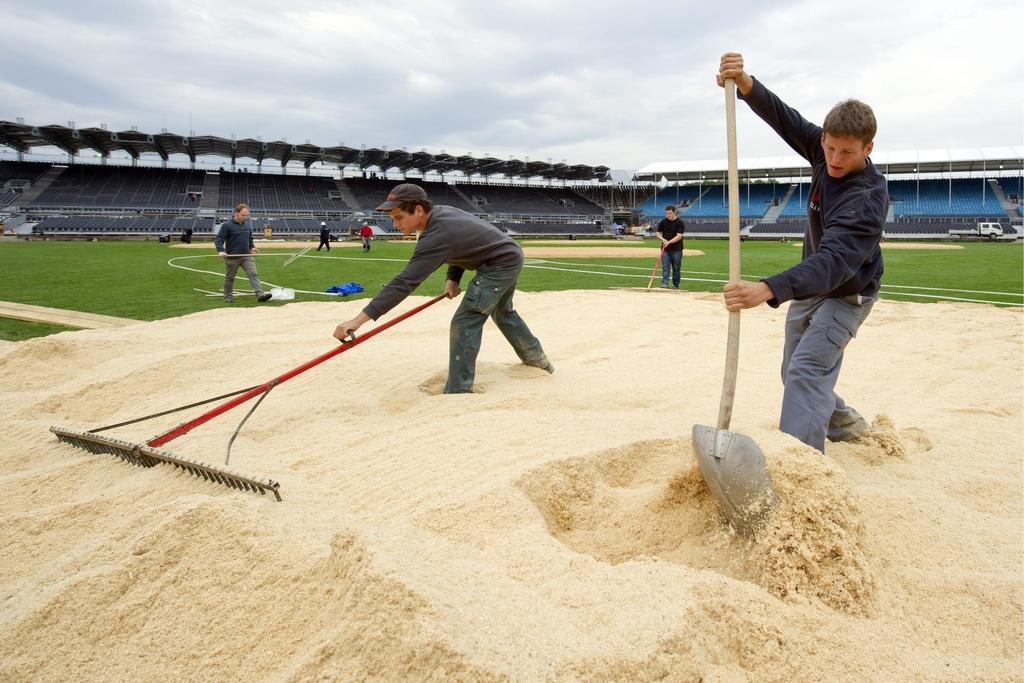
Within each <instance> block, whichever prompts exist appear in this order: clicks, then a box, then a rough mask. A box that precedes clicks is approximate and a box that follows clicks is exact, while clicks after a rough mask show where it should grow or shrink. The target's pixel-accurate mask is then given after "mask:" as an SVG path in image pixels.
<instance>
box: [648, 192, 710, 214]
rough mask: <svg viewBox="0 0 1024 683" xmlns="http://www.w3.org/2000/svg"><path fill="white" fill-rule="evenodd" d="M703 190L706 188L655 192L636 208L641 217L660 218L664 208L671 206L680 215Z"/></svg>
mask: <svg viewBox="0 0 1024 683" xmlns="http://www.w3.org/2000/svg"><path fill="white" fill-rule="evenodd" d="M703 189H706V188H703V187H700V186H698V185H686V186H680V187H667V188H665V189H664V190H657V191H655V192H654V193H653V194H652V195H651V196H650V197H648V198H647V199H645V200H644V201H643V202H641V204H640V206H639V207H637V208H638V209H639V210H640V214H641V215H643V216H651V217H653V216H658V217H661V216H664V214H665V207H666V206H668V205H669V204H671V205H673V206H675V207H677V209H678V211H679V212H680V213H682V212H683V209H684V208H685V207H687V206H689V205H691V204H693V203H694V202H695V201H697V197H699V196H700V193H701V191H702V190H703Z"/></svg>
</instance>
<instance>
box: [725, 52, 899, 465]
mask: <svg viewBox="0 0 1024 683" xmlns="http://www.w3.org/2000/svg"><path fill="white" fill-rule="evenodd" d="M727 78H732V79H735V81H736V89H737V90H738V92H739V95H740V97H741V99H743V100H744V101H745V102H746V103H747V104H748V105H749V106H750V108H751V109H752V110H753V112H754V113H755V114H757V115H758V116H759V117H761V119H763V120H764V121H765V123H767V124H768V125H769V126H771V127H772V128H773V129H774V130H775V132H776V133H778V134H779V137H781V138H782V139H783V140H784V141H785V142H786V143H787V144H789V146H790V147H792V148H793V149H794V150H795V151H796V152H797V153H798V154H800V155H801V156H802V157H804V158H805V159H807V161H809V162H810V163H811V187H810V191H809V192H808V193H807V195H808V203H807V221H808V222H807V228H806V229H805V231H804V246H803V259H802V260H801V262H800V263H798V264H797V265H795V266H793V267H792V268H789V269H788V270H784V271H782V272H781V273H777V274H775V275H772V276H770V277H767V278H764V279H763V280H761V281H760V282H743V281H740V282H737V283H731V284H728V285H726V286H725V305H726V308H728V309H729V310H730V311H739V310H742V309H745V308H754V307H756V306H759V305H760V304H762V303H767V304H768V305H769V306H772V307H778V306H779V305H780V304H782V303H783V302H786V301H789V302H790V305H789V311H788V313H787V316H786V340H785V346H784V348H783V353H782V381H783V384H784V385H785V390H784V392H783V399H782V417H781V418H780V420H779V428H780V429H781V430H782V431H784V432H786V433H787V434H791V435H793V436H795V437H796V438H797V439H799V440H800V441H803V442H804V443H806V444H808V445H810V446H813V447H814V448H817V449H818V450H820V451H824V450H825V439H826V437H827V438H828V439H829V440H831V441H848V440H851V439H855V438H856V437H858V436H860V435H861V434H863V433H864V432H865V431H866V430H867V428H868V425H867V422H865V420H864V418H863V417H861V416H860V414H858V413H857V411H856V410H854V409H853V408H851V407H850V406H848V405H846V403H845V402H844V401H843V399H842V398H840V397H839V396H838V395H837V394H836V393H835V385H836V380H837V379H838V378H839V370H840V367H841V366H842V362H843V352H844V350H845V349H846V345H847V344H849V342H850V340H851V339H852V338H853V337H854V336H855V335H856V334H857V330H858V328H859V327H860V326H861V324H862V323H863V322H864V320H865V319H866V318H867V316H868V313H869V312H870V311H871V306H872V305H873V303H874V302H875V301H876V300H877V298H878V291H879V287H880V284H881V279H882V252H881V249H880V248H879V242H880V241H881V238H882V229H883V227H884V226H885V216H886V213H887V212H888V209H889V195H888V191H887V190H886V183H885V178H884V176H882V174H881V173H880V172H879V171H878V169H877V168H876V167H875V165H874V164H873V163H872V162H871V159H870V158H869V156H868V155H869V154H871V150H872V147H873V144H874V137H875V131H876V127H877V124H876V122H875V116H874V113H873V112H872V111H871V108H870V107H869V106H867V105H866V104H864V103H863V102H860V101H857V100H846V101H845V102H840V103H839V104H837V105H836V106H835V107H833V108H832V110H831V111H830V112H829V113H828V115H827V116H826V117H825V122H824V126H822V127H819V126H816V125H815V124H813V123H811V122H809V121H807V120H806V119H804V118H803V117H802V116H801V115H800V113H799V112H797V111H796V110H795V109H793V108H791V107H789V106H788V105H786V104H785V103H784V102H783V101H782V100H780V99H779V98H778V97H777V96H776V95H775V94H774V93H772V92H771V91H770V90H768V89H767V88H766V87H764V85H762V84H761V83H760V82H759V81H757V80H756V79H754V78H753V77H752V76H750V75H749V74H748V73H747V72H746V71H745V70H744V65H743V56H742V55H740V54H737V53H734V52H729V53H726V54H724V55H723V56H722V59H721V62H720V65H719V71H718V74H717V80H718V84H719V85H720V86H722V85H724V83H725V79H727Z"/></svg>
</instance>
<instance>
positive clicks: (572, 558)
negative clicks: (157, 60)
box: [0, 292, 1024, 681]
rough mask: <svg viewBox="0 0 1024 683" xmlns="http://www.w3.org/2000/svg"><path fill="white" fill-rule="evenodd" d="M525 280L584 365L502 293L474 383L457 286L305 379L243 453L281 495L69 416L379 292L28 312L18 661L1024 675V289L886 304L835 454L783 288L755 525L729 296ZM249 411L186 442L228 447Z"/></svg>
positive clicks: (222, 384) (15, 373) (4, 457)
mask: <svg viewBox="0 0 1024 683" xmlns="http://www.w3.org/2000/svg"><path fill="white" fill-rule="evenodd" d="M516 299H517V302H518V308H519V310H520V312H521V313H522V314H523V316H524V317H525V318H526V320H527V321H528V322H529V324H530V326H531V327H532V328H533V330H534V331H535V332H536V333H537V334H538V336H539V337H540V338H541V340H542V341H543V342H544V344H545V347H546V349H547V351H548V354H549V356H550V357H551V359H552V360H553V362H554V364H555V366H556V372H555V374H554V375H547V374H545V373H543V372H541V371H539V370H535V369H532V368H527V367H524V366H522V365H520V364H519V363H518V360H517V359H516V357H515V355H514V354H513V352H512V351H511V349H510V348H509V347H508V345H507V344H506V342H505V341H504V339H503V338H502V336H501V334H500V333H498V331H497V330H496V329H494V328H493V326H491V325H490V324H489V325H488V327H487V328H486V330H485V335H484V345H483V349H482V351H481V355H480V359H479V363H478V389H479V393H477V394H475V395H461V396H444V395H441V394H440V393H439V392H440V390H441V387H442V384H443V380H444V375H445V370H446V367H445V365H446V359H447V339H448V320H449V317H450V314H451V312H452V311H453V310H454V309H453V306H454V304H453V303H451V302H441V303H439V304H437V305H436V306H434V307H432V308H429V309H427V310H426V311H424V312H423V313H421V314H419V315H417V316H414V317H412V318H410V319H408V320H407V321H405V322H403V323H401V324H400V325H397V326H395V327H394V328H393V329H390V330H388V331H387V332H385V333H383V334H381V335H380V336H378V337H375V338H374V339H372V340H369V341H367V342H366V343H365V344H363V345H360V346H357V347H354V348H352V349H351V351H349V352H346V353H344V354H342V355H340V356H338V357H336V358H334V359H332V360H331V361H329V362H328V363H326V364H325V365H322V366H319V367H317V368H314V369H313V370H311V371H309V372H308V373H306V374H303V375H300V376H298V377H297V378H295V379H294V380H292V381H290V382H288V383H286V384H283V385H281V386H279V387H277V388H276V389H275V390H274V391H273V393H272V394H270V396H269V397H268V398H267V400H266V401H264V402H263V404H262V405H261V406H260V407H259V409H258V410H257V412H256V414H255V415H254V417H253V418H252V419H251V420H250V421H249V423H248V424H247V425H246V427H245V428H244V430H243V431H242V434H241V436H240V437H239V439H238V440H237V441H236V443H235V446H234V450H233V452H232V467H233V468H235V469H237V470H238V471H241V472H245V473H250V474H254V475H259V476H267V477H271V478H274V479H276V480H278V481H280V482H281V492H282V495H283V497H284V502H281V503H276V502H274V501H273V500H272V499H271V498H269V497H261V496H259V495H256V494H252V493H244V492H238V491H234V490H231V489H228V488H225V487H222V486H219V485H217V484H215V483H212V482H207V481H204V480H200V479H197V478H195V477H191V476H189V475H187V474H184V473H182V472H180V471H178V470H175V469H173V468H171V467H169V466H166V465H159V466H157V467H154V468H151V469H143V468H139V467H136V466H133V465H129V464H126V463H124V462H122V461H121V460H119V459H117V458H114V457H112V456H110V455H94V454H91V453H88V452H85V451H83V450H80V449H76V448H74V447H71V446H69V445H65V444H61V443H58V442H57V441H56V440H55V439H54V438H53V437H52V436H51V435H50V434H49V432H48V431H47V430H48V427H49V426H50V425H52V424H58V425H64V426H71V427H79V428H89V427H95V426H98V425H102V424H108V423H111V422H116V421H119V420H124V419H128V418H130V417H134V416H139V415H143V414H146V413H150V412H156V411H158V410H161V409H164V408H168V407H172V406H175V405H180V404H184V403H188V402H191V401H195V400H198V399H200V398H203V397H207V396H214V395H217V394H221V393H224V392H227V391H229V390H231V389H233V388H241V387H246V386H250V385H252V384H256V383H258V382H261V381H265V380H267V379H269V378H270V377H272V376H274V375H277V374H279V373H281V372H284V371H286V370H288V369H290V368H292V367H294V366H296V365H299V364H300V363H302V362H305V361H306V360H308V359H310V358H313V357H314V356H316V355H318V354H320V353H322V352H324V351H325V350H328V349H330V348H333V342H332V340H331V339H330V337H329V334H330V332H331V330H332V329H333V327H334V324H335V323H336V322H337V321H339V320H342V319H345V318H348V317H350V316H351V315H352V314H354V313H355V312H357V311H358V309H359V308H360V307H361V306H362V303H363V302H359V301H353V302H344V301H341V302H331V303H296V304H289V305H285V306H276V307H266V308H258V309H257V308H246V309H231V310H226V309H225V310H215V311H206V312H203V313H197V314H194V315H190V316H186V317H182V318H176V319H170V320H164V321H158V322H151V323H141V324H137V325H132V326H129V327H126V328H123V329H119V330H86V331H77V332H65V333H61V334H58V335H54V336H51V337H46V338H41V339H33V340H29V341H25V342H18V343H9V344H4V345H0V393H2V395H3V396H4V407H5V416H4V421H3V429H4V438H3V440H2V441H0V481H2V483H3V490H4V495H3V506H2V507H0V543H2V547H3V548H4V549H5V552H3V553H0V652H2V653H3V654H2V655H0V680H4V681H68V680H76V681H82V680H85V681H93V680H95V681H99V680H175V681H209V680H217V681H242V680H246V681H249V680H266V679H273V680H289V681H307V680H396V679H412V680H439V681H440V680H444V681H449V680H472V681H480V680H517V681H541V680H677V681H691V680H692V681H696V680H705V681H736V680H765V681H793V680H801V681H832V680H857V681H861V680H899V681H915V680H921V681H923V680H957V681H959V680H986V681H1010V680H1019V679H1020V675H1021V670H1022V669H1021V667H1022V644H1024V633H1022V623H1024V607H1022V603H1024V586H1022V576H1021V567H1022V555H1024V538H1022V534H1024V501H1022V486H1024V482H1022V458H1024V456H1022V451H1024V432H1022V401H1024V398H1022V396H1024V386H1022V382H1024V380H1022V377H1024V359H1022V345H1024V333H1022V315H1021V311H1019V310H1005V309H998V308H994V307H989V306H977V305H966V304H933V305H924V304H907V303H894V302H888V301H884V302H881V303H879V304H878V305H877V307H876V309H875V311H874V312H873V313H872V315H871V317H870V318H869V319H868V321H867V323H866V324H865V326H864V327H863V328H862V329H861V332H860V334H859V337H858V338H857V339H856V340H855V341H854V342H853V343H852V344H851V346H850V348H849V349H848V352H847V356H846V365H845V367H844V369H843V375H842V378H841V382H840V391H841V393H842V394H843V395H844V397H845V398H846V399H847V400H848V401H850V402H851V403H852V404H853V405H856V406H857V407H858V408H859V409H860V410H861V411H862V412H863V413H865V414H866V415H867V416H868V417H869V418H870V419H872V420H873V421H874V429H873V432H872V434H871V437H870V438H868V439H865V440H864V441H862V442H859V443H845V444H829V446H828V447H827V451H828V452H827V454H826V455H825V456H824V457H822V456H821V455H819V454H817V453H816V452H814V451H811V450H809V449H808V448H806V447H804V446H802V445H801V444H799V443H797V442H795V441H793V440H792V439H790V438H789V437H786V436H784V435H782V434H780V433H778V432H777V431H776V430H775V424H776V419H777V415H778V411H779V403H780V398H781V387H780V383H779V380H778V370H777V365H778V360H779V350H780V347H781V335H782V322H783V317H784V312H783V311H774V310H771V309H768V308H761V309H758V310H756V311H751V312H747V313H744V316H743V330H742V338H743V340H742V349H741V355H740V377H739V385H738V388H737V398H736V408H735V411H734V413H733V421H732V427H733V429H734V430H736V431H740V432H742V433H744V434H746V435H748V436H750V437H751V438H753V439H754V440H755V441H756V442H757V443H758V444H759V445H760V447H761V449H762V450H763V451H764V452H765V454H766V456H767V458H768V464H769V470H770V472H771V474H772V476H773V479H774V482H775V489H776V492H777V494H778V496H779V501H780V503H779V507H778V509H777V511H776V512H775V513H774V515H773V516H772V517H771V518H770V519H769V520H768V523H767V525H766V527H765V528H764V529H763V530H762V531H761V532H760V534H759V535H758V536H757V537H756V538H754V539H753V540H750V541H747V540H743V539H740V538H738V537H736V536H735V535H733V534H731V533H730V532H729V531H728V529H727V527H725V526H724V525H723V522H722V520H721V518H720V516H719V513H718V512H717V509H716V506H715V503H714V501H713V499H712V498H711V497H710V495H709V494H708V492H707V490H706V488H705V486H704V484H703V482H702V480H701V479H700V477H699V474H698V473H697V470H696V469H695V465H694V453H693V448H692V445H691V442H690V437H689V434H690V429H691V427H692V426H693V425H694V424H713V423H714V420H715V417H716V413H717V408H718V402H719V392H720V391H721V381H722V362H723V350H722V349H723V346H724V342H725V335H726V318H727V316H726V314H725V312H724V310H723V308H722V306H721V303H720V299H719V297H717V296H715V295H700V294H681V295H679V296H669V297H659V296H644V295H638V294H633V293H629V292H559V293H540V294H528V293H520V294H517V297H516ZM425 300H426V299H425V298H424V297H414V299H412V300H410V301H408V302H406V304H404V305H403V307H402V309H400V310H406V308H407V307H411V306H412V305H413V304H414V303H419V302H423V301H425ZM396 312H397V311H396ZM623 321H628V324H626V325H624V324H623ZM242 415H243V412H242V411H240V410H237V409H236V410H235V411H233V412H232V413H229V414H228V415H226V416H222V417H221V418H218V419H217V420H214V421H212V422H210V423H208V424H207V425H204V426H202V427H200V428H199V429H197V430H196V431H195V432H193V433H192V434H189V435H188V436H185V437H182V438H181V439H179V440H177V441H174V442H172V443H171V444H170V445H169V448H171V449H172V450H173V451H175V452H176V453H179V454H181V455H187V456H188V457H191V458H193V459H197V460H204V461H207V462H219V461H220V459H221V458H222V453H223V449H224V447H225V445H226V442H227V439H228V437H229V436H230V434H231V431H232V430H233V429H234V427H235V426H236V424H237V421H238V420H240V419H241V417H242ZM179 421H180V419H179V417H178V416H173V415H172V416H168V417H165V418H161V419H159V420H157V421H156V423H153V424H150V423H143V424H140V425H132V426H129V427H124V428H121V429H118V430H115V432H114V433H115V434H118V435H120V436H121V437H122V438H127V439H133V440H142V439H145V438H150V437H152V436H153V435H155V434H157V433H160V432H161V431H164V430H165V429H168V428H170V427H171V426H173V425H175V424H177V423H178V422H179Z"/></svg>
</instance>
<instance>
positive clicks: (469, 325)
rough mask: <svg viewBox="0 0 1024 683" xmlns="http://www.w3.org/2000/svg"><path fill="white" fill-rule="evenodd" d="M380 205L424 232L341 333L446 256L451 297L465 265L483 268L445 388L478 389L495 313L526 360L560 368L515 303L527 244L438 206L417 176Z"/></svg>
mask: <svg viewBox="0 0 1024 683" xmlns="http://www.w3.org/2000/svg"><path fill="white" fill-rule="evenodd" d="M377 210H378V211H387V212H388V213H390V215H391V220H392V221H393V222H394V224H395V227H396V228H398V229H399V230H401V231H402V234H404V235H406V236H409V235H412V234H414V233H416V232H420V238H419V240H418V241H417V242H416V249H415V250H414V251H413V254H412V258H411V259H409V263H408V264H407V265H406V266H405V269H404V270H402V272H401V273H399V274H398V275H397V276H395V277H394V279H392V280H391V282H389V283H388V284H386V285H385V286H384V288H383V289H381V290H380V293H379V294H377V296H375V297H374V298H373V300H372V301H370V303H369V304H367V305H366V307H365V308H364V309H363V310H362V312H360V313H359V315H357V316H356V317H355V318H353V319H351V320H348V321H345V322H343V323H341V324H340V325H338V326H337V328H335V330H334V336H335V337H336V338H338V339H341V340H344V339H345V338H346V337H347V336H348V334H349V332H352V331H355V330H357V329H359V327H360V326H361V325H363V324H364V323H366V322H369V321H370V320H376V319H377V318H379V317H380V316H382V315H384V314H385V313H387V312H388V311H390V310H391V309H392V308H394V307H395V306H397V305H398V304H399V303H401V302H402V300H403V299H405V297H407V296H409V295H410V294H411V293H412V292H413V290H415V289H416V288H417V287H419V285H420V283H422V282H423V281H424V280H426V279H427V278H428V277H429V276H430V275H431V273H433V272H434V271H435V270H437V269H438V268H440V267H441V266H442V265H444V264H448V274H447V278H446V280H445V283H444V289H445V294H447V295H448V297H449V298H455V297H457V296H458V295H459V293H460V292H461V290H460V289H459V283H460V281H461V280H462V274H463V273H464V272H465V271H466V270H475V271H477V274H476V276H474V277H473V279H472V281H471V282H470V284H469V287H467V288H466V294H465V296H463V297H462V303H461V304H459V308H458V310H457V311H456V312H455V315H454V317H452V325H451V334H450V346H449V358H448V381H447V383H446V384H445V387H444V393H446V394H467V393H472V391H473V380H474V378H475V375H476V357H477V354H478V353H479V352H480V340H481V336H482V332H483V326H484V323H485V322H487V318H488V317H490V318H492V319H493V320H494V323H495V324H496V325H497V326H498V329H499V330H501V333H502V334H504V335H505V339H507V340H508V342H509V344H511V345H512V348H513V349H514V350H515V352H516V354H517V355H518V356H519V359H520V360H522V361H523V363H524V364H526V365H531V366H533V367H537V368H540V369H542V370H545V371H547V372H549V373H552V372H554V371H555V369H554V367H553V366H552V365H551V363H550V361H548V358H547V356H546V355H545V354H544V349H543V348H542V347H541V344H540V342H539V341H538V340H537V338H536V337H535V336H533V333H532V332H530V328H529V327H527V326H526V323H525V322H524V321H523V319H522V318H520V317H519V314H518V313H516V311H515V309H513V308H512V295H513V294H515V290H516V282H517V281H518V280H519V273H520V272H521V271H522V269H523V250H522V248H520V246H519V245H518V244H517V243H516V242H515V240H513V239H512V238H511V237H509V236H508V235H507V234H505V233H503V232H502V231H501V230H499V229H498V228H496V227H494V226H493V225H491V224H490V223H488V222H486V221H483V220H481V219H479V218H477V217H475V216H473V215H472V214H469V213H466V212H465V211H462V210H461V209H456V208H455V207H451V206H434V205H433V203H432V202H431V201H430V199H428V198H427V193H426V191H424V189H423V188H422V187H420V186H419V185H415V184H412V183H404V184H402V185H398V186H397V187H395V188H394V189H393V190H392V191H391V192H390V193H389V194H388V198H387V201H385V202H384V203H383V204H381V205H380V206H378V207H377Z"/></svg>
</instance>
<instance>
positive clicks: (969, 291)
mask: <svg viewBox="0 0 1024 683" xmlns="http://www.w3.org/2000/svg"><path fill="white" fill-rule="evenodd" d="M534 262H535V263H550V264H552V265H557V266H575V265H579V266H586V267H588V268H617V269H620V270H641V271H647V268H646V267H644V266H615V265H611V264H605V263H566V262H564V261H547V260H544V259H536V260H535V261H534ZM527 265H531V264H530V263H529V262H528V263H527ZM581 272H587V271H581ZM682 272H683V273H694V274H696V275H718V276H719V277H727V275H726V274H725V273H714V272H709V271H704V270H687V269H685V268H684V269H683V270H682ZM610 274H611V273H609V275H610ZM744 277H747V278H751V279H754V280H757V279H760V278H761V277H762V276H760V275H745V276H744ZM697 281H698V282H705V280H697ZM706 282H719V280H707V281H706ZM720 282H727V280H721V281H720ZM882 289H920V290H923V291H926V292H958V293H960V294H991V295H993V296H1013V297H1021V298H1022V299H1024V292H990V291H986V290H982V289H949V288H947V287H915V286H913V285H882Z"/></svg>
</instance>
